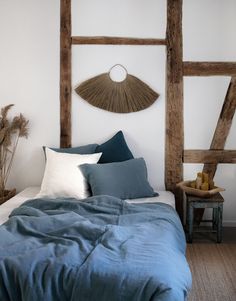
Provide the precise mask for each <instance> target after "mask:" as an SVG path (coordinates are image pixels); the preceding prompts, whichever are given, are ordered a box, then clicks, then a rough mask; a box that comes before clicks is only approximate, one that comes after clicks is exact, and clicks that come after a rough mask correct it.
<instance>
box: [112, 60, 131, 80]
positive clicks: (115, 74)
mask: <svg viewBox="0 0 236 301" xmlns="http://www.w3.org/2000/svg"><path fill="white" fill-rule="evenodd" d="M109 76H110V78H111V80H112V81H114V82H123V81H124V80H125V79H126V77H127V70H126V69H125V67H124V66H122V65H120V64H117V65H114V66H113V67H112V68H111V69H110V72H109Z"/></svg>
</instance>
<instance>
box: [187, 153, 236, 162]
mask: <svg viewBox="0 0 236 301" xmlns="http://www.w3.org/2000/svg"><path fill="white" fill-rule="evenodd" d="M183 161H184V163H208V164H218V163H234V164H235V163H236V150H199V149H188V150H184V155H183Z"/></svg>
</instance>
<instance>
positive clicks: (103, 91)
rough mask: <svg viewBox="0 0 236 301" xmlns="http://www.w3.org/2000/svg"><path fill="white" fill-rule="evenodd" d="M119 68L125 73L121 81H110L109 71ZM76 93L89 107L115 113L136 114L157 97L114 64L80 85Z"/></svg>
mask: <svg viewBox="0 0 236 301" xmlns="http://www.w3.org/2000/svg"><path fill="white" fill-rule="evenodd" d="M116 66H121V67H122V68H124V70H125V72H126V77H125V79H124V80H123V81H121V82H117V81H113V80H112V79H111V76H110V73H111V70H112V69H113V68H114V67H116ZM75 91H76V93H77V94H78V95H79V96H80V97H82V98H83V99H84V100H86V101H87V102H88V103H90V104H91V105H93V106H95V107H97V108H100V109H103V110H106V111H110V112H115V113H130V112H137V111H141V110H144V109H146V108H148V107H149V106H150V105H152V104H153V103H154V102H155V100H156V99H157V98H158V97H159V94H158V93H156V92H155V91H153V90H152V89H151V88H150V87H149V86H148V85H147V84H145V83H144V82H143V81H141V80H140V79H138V78H137V77H136V76H133V75H131V74H128V72H127V70H126V68H125V67H124V66H122V65H120V64H116V65H114V66H113V67H111V69H110V70H109V72H107V73H102V74H100V75H97V76H95V77H93V78H91V79H88V80H86V81H85V82H83V83H81V84H80V85H79V86H78V87H77V88H76V89H75Z"/></svg>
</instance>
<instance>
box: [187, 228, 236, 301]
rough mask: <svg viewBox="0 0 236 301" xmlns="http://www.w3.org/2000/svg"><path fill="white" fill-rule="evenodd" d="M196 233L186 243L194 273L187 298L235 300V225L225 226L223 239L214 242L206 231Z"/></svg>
mask: <svg viewBox="0 0 236 301" xmlns="http://www.w3.org/2000/svg"><path fill="white" fill-rule="evenodd" d="M197 235H198V237H196V236H195V239H194V241H193V243H192V244H188V246H187V259H188V263H189V265H190V269H191V272H192V277H193V287H192V291H191V293H190V295H189V298H188V301H235V300H236V228H226V229H224V234H223V242H222V243H221V244H216V243H215V241H214V238H215V237H213V236H212V237H211V239H209V234H207V237H206V234H204V236H203V235H202V236H200V234H197Z"/></svg>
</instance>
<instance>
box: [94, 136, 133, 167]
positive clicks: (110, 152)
mask: <svg viewBox="0 0 236 301" xmlns="http://www.w3.org/2000/svg"><path fill="white" fill-rule="evenodd" d="M96 153H102V156H101V158H100V160H99V161H98V163H111V162H122V161H126V160H130V159H133V158H134V156H133V154H132V153H131V151H130V149H129V147H128V145H127V144H126V141H125V138H124V135H123V133H122V131H119V132H118V133H116V134H115V136H113V137H112V138H111V139H109V140H108V141H106V142H104V143H103V144H101V145H98V146H97V148H96Z"/></svg>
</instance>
